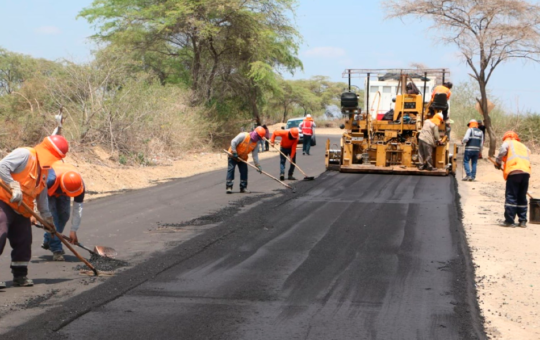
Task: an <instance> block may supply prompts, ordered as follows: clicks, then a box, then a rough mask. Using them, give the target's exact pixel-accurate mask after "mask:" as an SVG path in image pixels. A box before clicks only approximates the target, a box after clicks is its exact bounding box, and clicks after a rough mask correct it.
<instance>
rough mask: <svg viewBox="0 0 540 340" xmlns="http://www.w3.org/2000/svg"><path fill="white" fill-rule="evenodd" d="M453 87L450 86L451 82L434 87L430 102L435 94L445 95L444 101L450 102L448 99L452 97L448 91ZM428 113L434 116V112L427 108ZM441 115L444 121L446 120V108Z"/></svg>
mask: <svg viewBox="0 0 540 340" xmlns="http://www.w3.org/2000/svg"><path fill="white" fill-rule="evenodd" d="M453 86H454V84H452V83H451V82H449V81H448V82H445V83H444V84H442V85H438V86H435V88H434V89H433V92H431V100H433V98H435V95H436V94H439V93H446V99H447V100H450V97H451V96H452V91H450V90H451V89H452V87H453ZM429 111H430V113H431V114H434V113H435V111H434V110H433V109H432V108H431V107H430V108H429ZM442 114H443V118H444V120H445V121H446V120H448V118H449V117H448V106H447V107H446V109H445V110H443V111H442Z"/></svg>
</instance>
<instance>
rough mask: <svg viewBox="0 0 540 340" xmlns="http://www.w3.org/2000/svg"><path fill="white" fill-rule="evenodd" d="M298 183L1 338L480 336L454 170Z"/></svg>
mask: <svg viewBox="0 0 540 340" xmlns="http://www.w3.org/2000/svg"><path fill="white" fill-rule="evenodd" d="M318 151H319V152H320V153H322V147H320V148H319V150H318ZM313 161H320V162H322V158H321V157H317V159H315V157H313ZM270 162H273V163H275V162H277V160H276V159H273V160H268V161H265V162H264V163H263V166H265V164H270ZM212 175H214V176H221V177H223V176H224V174H223V171H221V172H216V173H214V174H212V173H210V174H208V176H212ZM205 177H206V176H203V177H201V179H200V180H201V181H204V178H205ZM206 183H207V184H208V182H206ZM170 185H174V183H172V184H170ZM217 185H218V184H217V183H216V186H217ZM163 187H166V185H165V186H163ZM297 188H298V192H297V193H296V194H293V193H291V192H287V191H285V192H283V193H282V194H277V193H276V195H275V196H277V197H273V198H266V199H264V200H261V199H259V198H257V196H258V195H257V194H256V193H254V194H252V195H253V201H259V202H258V203H259V204H256V205H254V206H252V207H251V208H249V209H248V210H247V211H244V212H238V213H236V214H230V213H224V214H223V216H222V217H221V218H219V216H220V214H219V212H218V213H216V214H214V215H213V216H214V218H216V217H218V220H221V221H222V222H221V223H220V224H219V225H217V226H216V227H214V228H212V229H209V230H207V231H206V232H204V233H203V234H201V235H199V236H198V237H196V238H194V239H191V240H189V241H187V242H185V243H183V244H181V245H179V246H177V247H176V248H174V249H172V250H170V251H167V252H165V253H160V254H157V255H155V256H154V257H152V258H151V259H150V260H148V261H146V262H145V263H143V264H141V265H139V266H136V267H134V268H132V269H129V270H128V271H126V272H123V273H121V274H120V275H117V276H115V277H112V278H110V279H108V280H107V281H106V282H105V283H103V284H102V285H100V286H98V287H96V288H94V289H92V290H90V291H87V292H85V293H83V294H81V295H79V296H76V297H74V298H72V299H70V300H68V301H67V302H66V303H65V304H64V306H62V307H59V308H56V309H53V310H51V311H48V312H47V313H46V314H43V315H41V316H39V317H37V318H35V319H33V320H31V321H30V322H28V323H27V324H25V325H23V326H21V327H19V328H18V329H16V330H15V331H13V332H11V333H8V334H6V335H5V336H2V338H3V339H4V338H5V339H24V338H28V339H51V338H54V339H64V338H66V339H130V340H133V339H324V340H330V339H484V338H485V335H484V330H483V326H482V322H481V321H482V320H481V318H480V316H479V312H478V306H477V304H476V298H475V290H474V285H473V268H472V264H471V260H470V255H469V251H468V248H467V245H466V244H465V238H464V235H463V227H462V224H461V221H460V208H459V200H458V197H457V192H456V187H455V179H454V178H453V177H451V176H450V177H423V176H397V175H375V174H341V173H338V172H326V173H323V174H322V175H321V176H319V177H318V178H317V179H316V180H315V181H311V182H307V181H303V182H299V183H298V184H297ZM177 189H178V188H177ZM163 190H165V189H163V188H162V189H161V191H163ZM211 191H212V192H215V193H214V194H216V195H217V194H220V195H225V193H224V190H223V184H222V183H220V184H219V188H216V189H214V188H213V189H212V190H211ZM132 195H133V193H132ZM241 197H242V196H239V199H240V198H241ZM243 197H245V196H243ZM209 199H210V198H209ZM169 219H170V218H169ZM178 222H179V223H180V222H182V220H181V219H179V221H178Z"/></svg>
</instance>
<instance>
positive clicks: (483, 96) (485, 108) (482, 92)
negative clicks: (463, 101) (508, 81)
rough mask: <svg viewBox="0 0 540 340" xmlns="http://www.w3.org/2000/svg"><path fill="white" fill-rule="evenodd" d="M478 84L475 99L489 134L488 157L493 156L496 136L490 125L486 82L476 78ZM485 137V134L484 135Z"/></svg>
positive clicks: (495, 148)
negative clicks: (477, 97)
mask: <svg viewBox="0 0 540 340" xmlns="http://www.w3.org/2000/svg"><path fill="white" fill-rule="evenodd" d="M478 85H480V96H481V97H480V100H478V99H476V100H477V101H478V103H479V104H480V108H481V110H482V116H483V117H484V125H485V126H486V131H487V132H488V136H489V151H488V156H489V157H495V150H497V136H495V132H494V131H493V127H492V126H491V117H490V116H489V111H488V100H487V91H486V82H485V81H484V80H483V79H480V80H478ZM484 138H485V136H484Z"/></svg>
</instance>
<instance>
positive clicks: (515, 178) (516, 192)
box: [495, 131, 531, 228]
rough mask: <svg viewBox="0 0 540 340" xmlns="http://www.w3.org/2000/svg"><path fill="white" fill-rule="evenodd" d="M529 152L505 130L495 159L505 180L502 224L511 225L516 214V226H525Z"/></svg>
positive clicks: (511, 133)
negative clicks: (517, 222)
mask: <svg viewBox="0 0 540 340" xmlns="http://www.w3.org/2000/svg"><path fill="white" fill-rule="evenodd" d="M530 155H531V152H530V151H529V149H528V148H527V147H526V146H525V145H524V144H523V143H521V142H520V139H519V136H518V135H517V133H515V132H514V131H507V132H506V133H505V134H504V136H503V144H502V145H501V148H500V150H499V155H498V156H497V159H496V164H495V168H496V169H499V170H500V169H501V167H502V163H503V162H504V167H502V169H503V176H504V179H505V180H506V192H505V202H504V221H503V222H502V224H501V225H502V226H505V227H513V226H516V225H515V224H514V220H515V218H516V215H517V217H518V220H519V224H518V225H517V226H518V227H521V228H527V190H529V178H530V176H531V161H530Z"/></svg>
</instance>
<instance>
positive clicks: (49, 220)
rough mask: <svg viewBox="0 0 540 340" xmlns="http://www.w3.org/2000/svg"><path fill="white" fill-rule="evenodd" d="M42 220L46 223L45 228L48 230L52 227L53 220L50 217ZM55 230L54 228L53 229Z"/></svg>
mask: <svg viewBox="0 0 540 340" xmlns="http://www.w3.org/2000/svg"><path fill="white" fill-rule="evenodd" d="M43 220H44V221H45V222H47V226H46V227H45V228H47V229H49V228H48V227H54V219H53V217H52V216H49V217H43ZM55 228H56V227H55Z"/></svg>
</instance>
